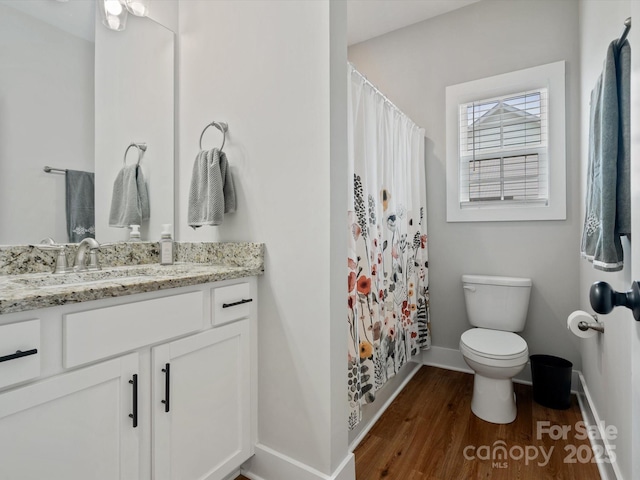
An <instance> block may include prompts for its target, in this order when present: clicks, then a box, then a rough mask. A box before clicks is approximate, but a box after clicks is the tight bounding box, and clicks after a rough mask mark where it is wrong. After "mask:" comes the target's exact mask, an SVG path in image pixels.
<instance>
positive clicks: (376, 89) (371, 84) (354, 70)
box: [349, 62, 422, 128]
mask: <svg viewBox="0 0 640 480" xmlns="http://www.w3.org/2000/svg"><path fill="white" fill-rule="evenodd" d="M349 66H350V67H351V70H352V72H353V73H357V74H358V76H359V77H360V78H362V80H363V81H364V83H365V84H367V85H369V86H370V87H371V88H372V89H373V90H374V91H375V92H376V93H377V94H378V95H380V96H381V97H382V99H383V100H384V101H385V102H387V103H388V104H389V105H391V106H392V107H393V108H394V109H395V110H396V111H397V112H398V113H400V114H402V115H404V116H405V117H407V119H408V120H409V121H410V122H411V123H413V124H414V125H415V126H416V127H418V128H422V127H421V126H420V125H418V124H417V123H416V122H414V121H413V120H412V119H411V117H409V115H407V114H406V113H404V112H403V111H402V110H400V109H399V108H398V106H397V105H396V104H395V103H393V102H392V101H391V100H389V98H388V97H387V96H386V95H385V94H384V93H382V92H381V91H380V89H379V88H378V87H376V86H375V85H374V84H373V83H371V81H370V80H369V79H368V78H367V77H365V76H364V75H363V74H362V73H360V72H359V71H358V69H356V67H354V66H353V64H352V63H351V62H349Z"/></svg>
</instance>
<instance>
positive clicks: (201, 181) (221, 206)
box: [187, 148, 236, 229]
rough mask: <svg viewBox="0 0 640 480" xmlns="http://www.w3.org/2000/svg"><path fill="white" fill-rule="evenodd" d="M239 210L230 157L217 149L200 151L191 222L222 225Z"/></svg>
mask: <svg viewBox="0 0 640 480" xmlns="http://www.w3.org/2000/svg"><path fill="white" fill-rule="evenodd" d="M235 211H236V191H235V187H234V185H233V177H232V176H231V168H230V167H229V162H228V161H227V156H226V155H225V153H224V152H221V151H220V150H218V149H217V148H214V149H213V150H209V151H204V150H203V151H201V152H200V153H198V156H197V157H196V160H195V162H194V164H193V175H192V177H191V188H190V190H189V212H188V216H187V221H188V223H189V226H191V227H193V228H194V229H195V228H198V227H201V226H203V225H220V224H221V223H222V220H223V218H224V214H225V213H232V212H235Z"/></svg>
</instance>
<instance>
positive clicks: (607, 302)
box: [589, 281, 640, 321]
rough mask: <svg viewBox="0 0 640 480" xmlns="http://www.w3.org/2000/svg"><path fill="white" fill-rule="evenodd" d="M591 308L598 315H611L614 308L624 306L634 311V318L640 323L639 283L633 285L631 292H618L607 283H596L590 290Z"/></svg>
mask: <svg viewBox="0 0 640 480" xmlns="http://www.w3.org/2000/svg"><path fill="white" fill-rule="evenodd" d="M589 301H590V302H591V308H593V309H594V310H595V311H596V312H597V313H602V314H607V313H611V311H612V310H613V309H614V307H619V306H624V307H627V308H629V309H630V310H632V311H633V318H635V319H636V320H638V321H640V287H639V286H638V282H635V281H634V282H632V283H631V290H628V291H627V292H625V293H622V292H616V291H615V290H614V289H613V288H611V285H609V284H608V283H606V282H596V283H594V284H593V285H591V289H590V290H589Z"/></svg>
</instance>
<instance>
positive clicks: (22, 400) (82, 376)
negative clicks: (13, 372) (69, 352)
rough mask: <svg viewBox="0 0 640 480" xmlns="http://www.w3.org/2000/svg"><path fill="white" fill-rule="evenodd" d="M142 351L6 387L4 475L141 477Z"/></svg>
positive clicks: (1, 432) (0, 444) (1, 419)
mask: <svg viewBox="0 0 640 480" xmlns="http://www.w3.org/2000/svg"><path fill="white" fill-rule="evenodd" d="M137 369H138V355H137V354H135V353H134V354H131V355H126V356H124V357H120V358H117V359H115V360H110V361H107V362H102V363H99V364H97V365H92V366H89V367H85V368H81V369H79V370H76V371H73V372H70V373H64V374H61V375H56V376H54V377H52V378H49V379H47V380H43V381H41V382H37V383H34V384H31V385H28V386H25V387H21V388H16V389H14V390H10V391H7V392H4V393H2V394H0V478H3V479H15V480H18V479H25V480H27V479H28V480H32V479H33V480H36V479H45V478H49V479H60V480H62V479H78V480H80V479H88V478H91V479H95V480H113V479H122V480H125V479H127V480H129V479H135V478H138V471H139V455H138V444H139V438H138V432H137V431H136V430H135V429H134V428H133V423H132V422H133V419H132V418H130V417H129V415H134V414H135V412H134V410H133V407H134V405H133V395H134V390H133V385H132V384H130V383H129V381H130V380H132V378H133V375H134V374H135V372H136V371H137Z"/></svg>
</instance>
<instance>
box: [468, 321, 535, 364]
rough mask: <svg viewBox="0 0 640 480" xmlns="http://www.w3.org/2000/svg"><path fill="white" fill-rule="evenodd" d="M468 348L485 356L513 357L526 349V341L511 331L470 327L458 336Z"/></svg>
mask: <svg viewBox="0 0 640 480" xmlns="http://www.w3.org/2000/svg"><path fill="white" fill-rule="evenodd" d="M460 342H461V343H463V344H464V345H465V347H467V348H468V349H469V350H472V351H473V352H475V353H477V354H478V355H480V356H483V357H487V358H514V357H518V356H520V355H522V354H523V353H525V352H526V351H527V342H525V341H524V339H523V338H522V337H520V336H519V335H516V334H515V333H512V332H503V331H501V330H489V329H486V328H472V329H471V330H467V331H466V332H464V333H463V334H462V336H461V337H460Z"/></svg>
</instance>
